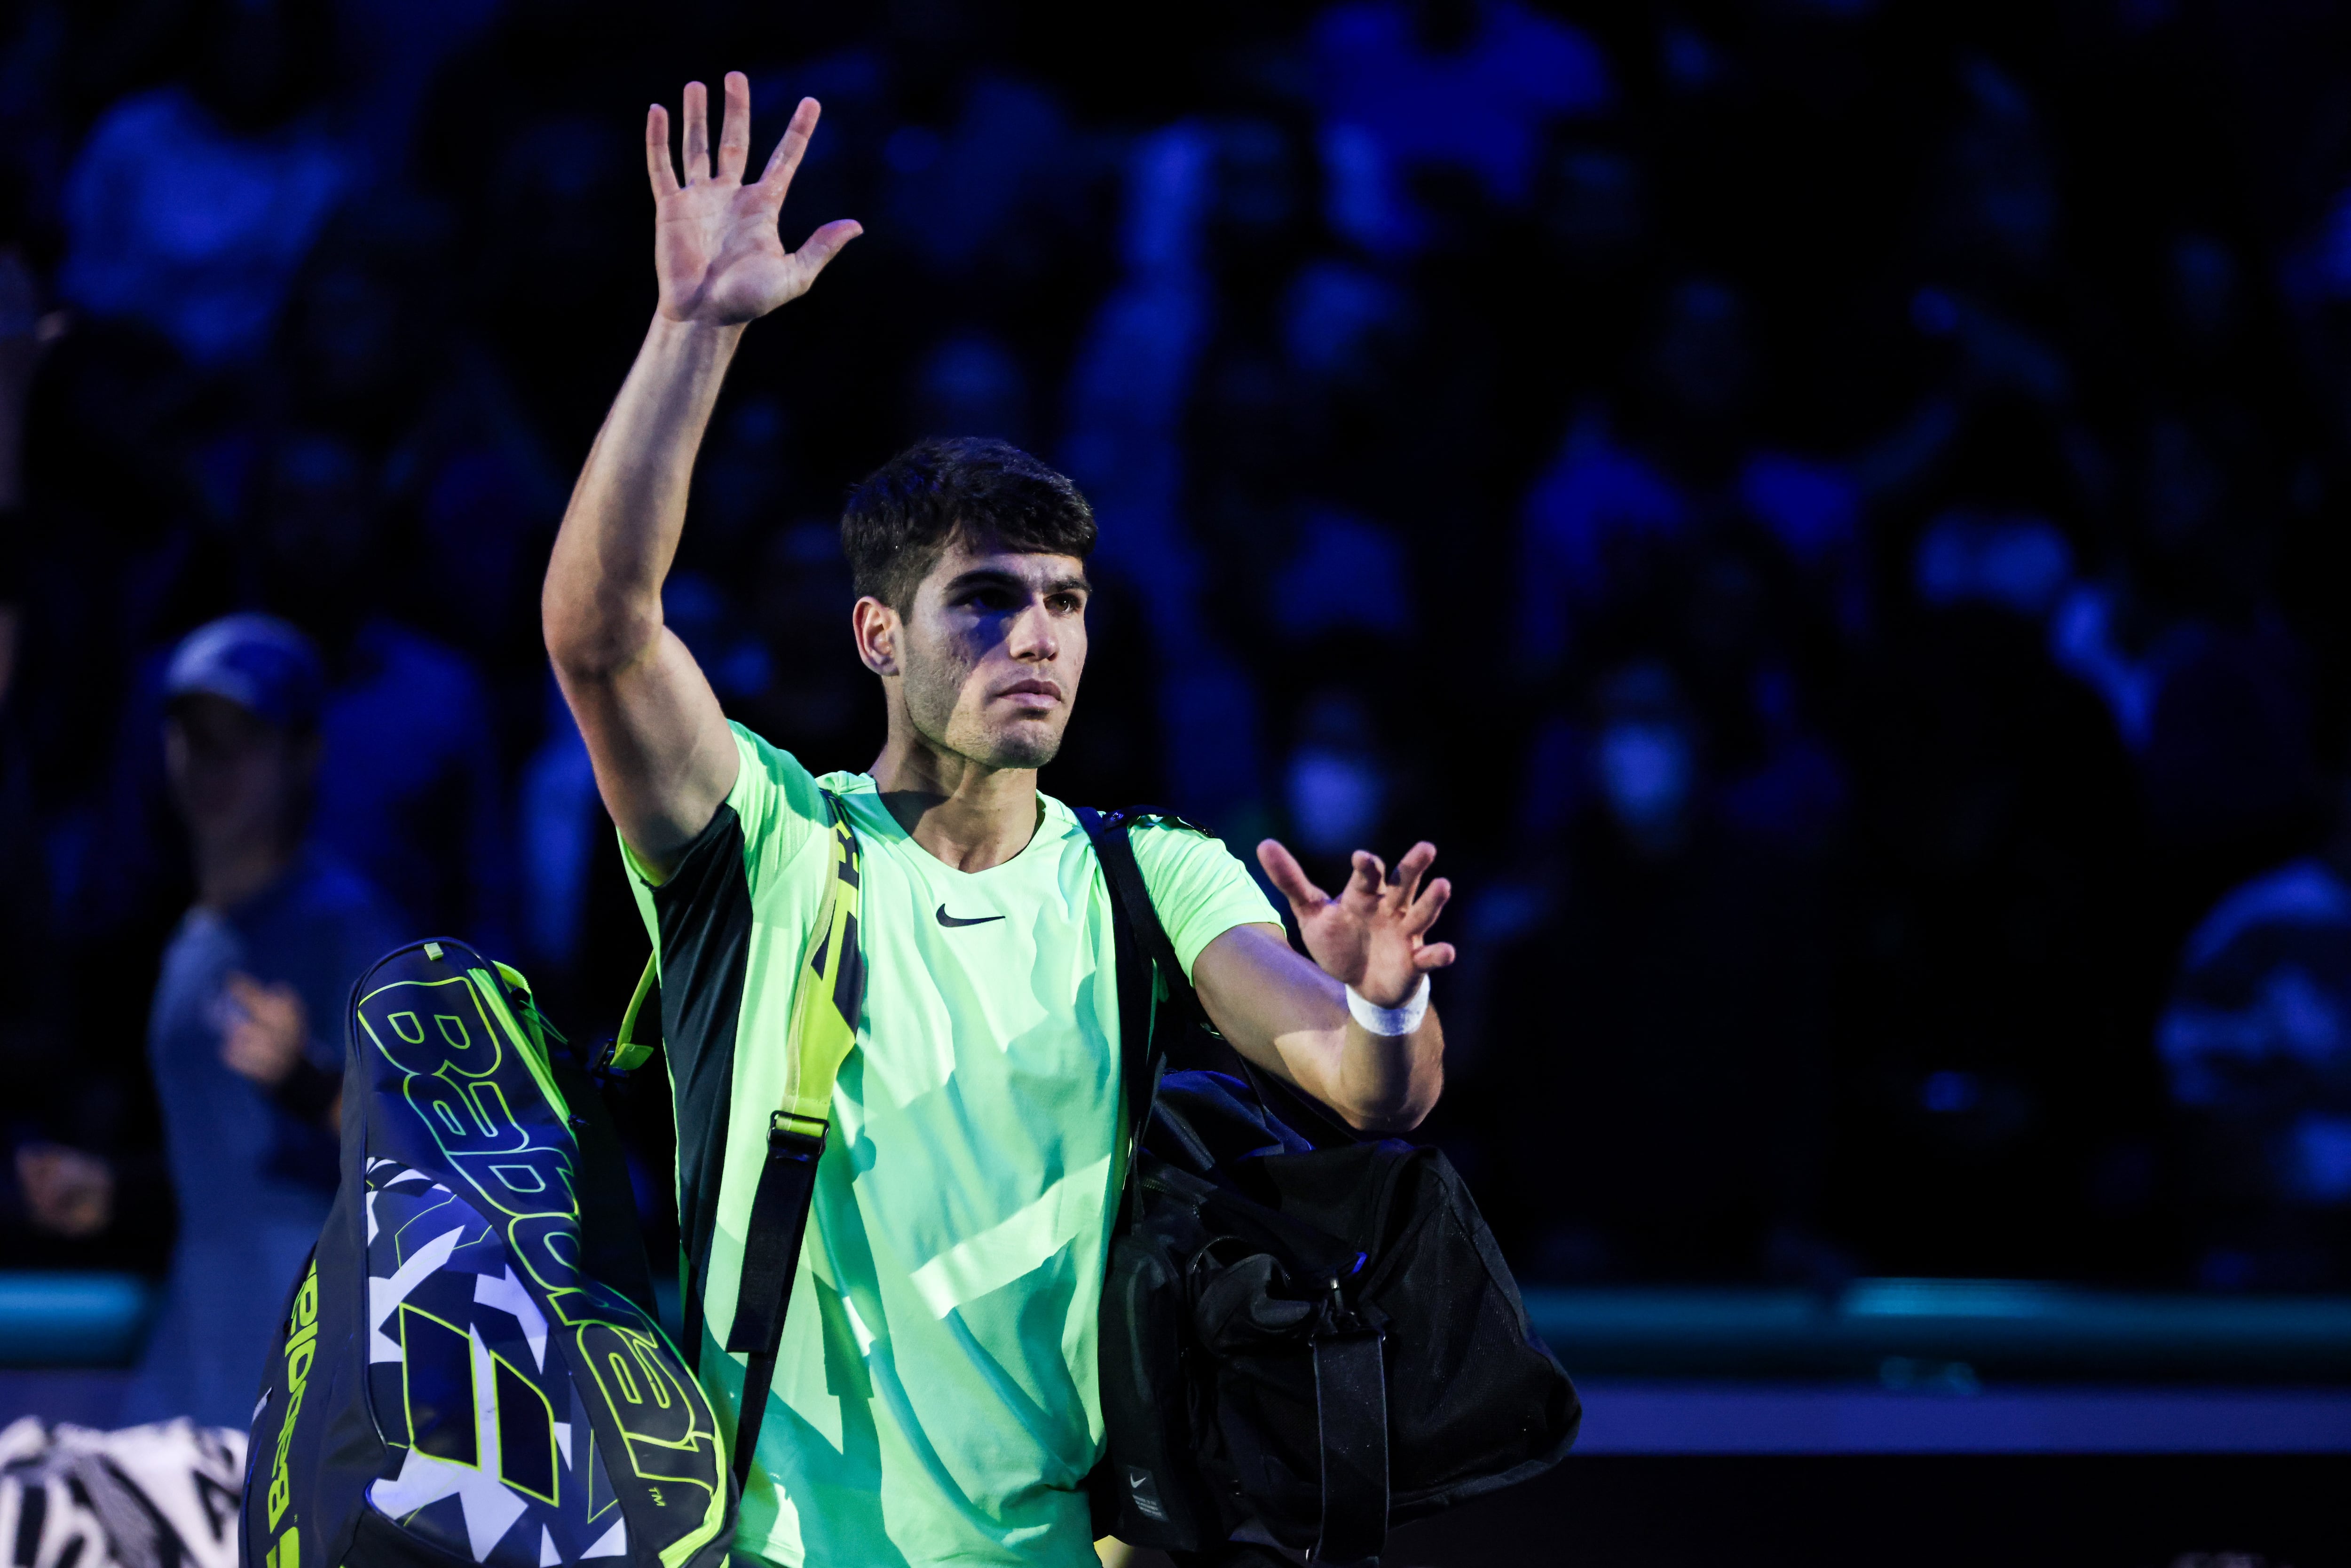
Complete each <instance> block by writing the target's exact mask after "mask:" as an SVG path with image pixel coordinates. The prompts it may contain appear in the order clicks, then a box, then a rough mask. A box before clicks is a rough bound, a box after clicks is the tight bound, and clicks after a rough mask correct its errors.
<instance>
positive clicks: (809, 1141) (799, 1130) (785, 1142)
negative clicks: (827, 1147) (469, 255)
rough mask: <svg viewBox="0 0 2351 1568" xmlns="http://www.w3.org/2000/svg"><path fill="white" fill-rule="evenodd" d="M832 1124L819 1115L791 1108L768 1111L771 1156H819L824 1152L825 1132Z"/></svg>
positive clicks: (774, 1157)
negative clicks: (811, 1114)
mask: <svg viewBox="0 0 2351 1568" xmlns="http://www.w3.org/2000/svg"><path fill="white" fill-rule="evenodd" d="M829 1125H831V1124H830V1123H827V1122H825V1121H822V1120H820V1118H818V1117H815V1116H801V1115H797V1114H795V1113H792V1112H789V1111H770V1112H768V1158H769V1159H786V1160H813V1159H815V1158H816V1157H817V1156H818V1155H820V1154H822V1153H823V1152H824V1134H825V1129H826V1127H828V1126H829Z"/></svg>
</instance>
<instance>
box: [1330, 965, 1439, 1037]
mask: <svg viewBox="0 0 2351 1568" xmlns="http://www.w3.org/2000/svg"><path fill="white" fill-rule="evenodd" d="M1427 1012H1428V976H1427V974H1426V972H1424V973H1423V974H1422V975H1421V977H1420V984H1418V985H1416V986H1415V987H1414V988H1412V995H1410V996H1408V997H1406V998H1405V999H1404V1002H1403V1004H1402V1005H1401V1006H1398V1007H1393V1008H1382V1007H1374V1006H1373V1005H1372V1004H1371V1003H1370V1002H1367V1001H1365V1000H1364V997H1363V993H1361V992H1360V991H1358V990H1356V989H1355V988H1354V987H1353V986H1349V987H1348V988H1347V1013H1348V1016H1350V1017H1351V1018H1353V1019H1354V1020H1355V1021H1356V1022H1357V1023H1359V1024H1362V1025H1363V1026H1364V1033H1366V1034H1377V1035H1385V1036H1387V1037H1389V1038H1390V1039H1393V1038H1395V1036H1397V1035H1402V1034H1410V1033H1411V1032H1412V1031H1413V1030H1416V1029H1418V1028H1419V1027H1420V1020H1421V1019H1422V1018H1423V1017H1425V1016H1426V1014H1427Z"/></svg>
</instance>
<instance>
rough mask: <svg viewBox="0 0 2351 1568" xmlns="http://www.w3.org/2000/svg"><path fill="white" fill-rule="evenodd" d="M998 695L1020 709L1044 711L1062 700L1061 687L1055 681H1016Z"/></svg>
mask: <svg viewBox="0 0 2351 1568" xmlns="http://www.w3.org/2000/svg"><path fill="white" fill-rule="evenodd" d="M996 695H998V697H999V698H1002V699H1004V700H1007V701H1009V702H1011V703H1013V704H1014V705H1015V706H1019V707H1024V708H1032V709H1043V708H1049V707H1051V706H1054V705H1055V704H1056V703H1059V702H1060V701H1061V685H1060V683H1058V682H1055V681H1040V680H1029V681H1015V682H1013V683H1012V684H1011V685H1008V686H1006V687H1005V688H1004V689H1003V690H1002V691H999V692H998V693H997V694H996Z"/></svg>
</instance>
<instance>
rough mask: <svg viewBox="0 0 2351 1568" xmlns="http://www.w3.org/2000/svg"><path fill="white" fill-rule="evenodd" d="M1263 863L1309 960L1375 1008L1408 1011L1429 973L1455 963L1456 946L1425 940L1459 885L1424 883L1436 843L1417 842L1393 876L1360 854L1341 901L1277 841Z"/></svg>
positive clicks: (1268, 845)
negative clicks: (1405, 1006)
mask: <svg viewBox="0 0 2351 1568" xmlns="http://www.w3.org/2000/svg"><path fill="white" fill-rule="evenodd" d="M1257 859H1258V863H1259V865H1261V866H1263V867H1265V874H1266V875H1267V876H1269V877H1270V878H1272V879H1273V885H1274V886H1276V887H1278V888H1280V890H1281V893H1282V896H1283V897H1285V898H1287V899H1289V900H1290V909H1291V911H1292V912H1293V913H1294V914H1296V915H1297V916H1298V930H1299V935H1301V936H1303V937H1304V938H1305V939H1306V951H1307V954H1308V956H1311V957H1312V958H1313V960H1314V961H1315V963H1317V964H1319V965H1321V966H1322V972H1323V973H1324V974H1327V975H1329V976H1331V977H1333V978H1334V979H1337V980H1340V981H1342V982H1343V983H1344V984H1346V985H1350V986H1353V987H1354V988H1355V991H1356V993H1357V994H1358V995H1360V996H1361V997H1362V998H1364V1000H1365V1001H1367V1002H1370V1003H1371V1004H1372V1005H1373V1006H1374V1007H1380V1008H1393V1007H1400V1006H1402V1005H1403V1003H1404V1000H1405V998H1407V997H1409V996H1411V995H1412V992H1413V988H1415V987H1416V986H1417V985H1419V984H1420V977H1421V976H1422V975H1424V974H1426V973H1427V972H1428V971H1429V970H1431V969H1441V968H1443V967H1445V966H1446V965H1447V964H1450V963H1451V962H1453V945H1452V944H1451V943H1450V942H1427V941H1425V940H1423V938H1424V937H1425V936H1426V934H1427V931H1428V928H1429V927H1430V926H1431V925H1435V924H1437V915H1438V914H1439V913H1440V912H1441V911H1443V909H1444V908H1445V901H1446V900H1447V899H1448V898H1450V897H1452V896H1453V884H1452V883H1449V882H1447V881H1446V879H1445V878H1443V877H1441V876H1440V877H1437V878H1435V879H1433V880H1432V881H1431V882H1430V883H1428V885H1427V886H1426V887H1423V886H1421V882H1420V879H1421V878H1422V877H1423V876H1424V875H1426V873H1427V871H1428V867H1429V863H1430V862H1432V861H1434V860H1436V859H1437V846H1436V845H1435V844H1432V843H1428V842H1426V841H1423V842H1421V843H1416V844H1415V845H1413V846H1412V848H1411V849H1409V850H1407V851H1406V852H1405V857H1404V859H1402V860H1400V861H1398V862H1396V866H1395V872H1394V873H1393V874H1391V873H1389V872H1388V871H1387V869H1386V868H1385V867H1384V866H1383V865H1382V864H1381V863H1380V857H1379V856H1377V855H1375V854H1373V853H1371V852H1368V851H1365V850H1357V851H1356V852H1355V856H1354V870H1353V872H1352V873H1350V874H1349V875H1348V878H1347V885H1346V886H1345V887H1343V888H1342V889H1341V890H1340V892H1339V896H1338V897H1336V898H1333V897H1332V896H1331V895H1330V894H1327V893H1324V892H1323V891H1322V889H1321V888H1319V887H1317V886H1315V885H1314V884H1313V883H1311V882H1309V881H1308V880H1307V879H1306V873H1305V871H1304V870H1303V869H1302V868H1301V866H1300V865H1299V863H1298V861H1297V858H1296V857H1295V856H1293V855H1292V854H1291V853H1290V852H1289V851H1288V850H1287V849H1285V848H1283V847H1282V844H1281V841H1280V840H1278V839H1268V840H1266V841H1264V842H1263V843H1261V844H1259V845H1258V847H1257Z"/></svg>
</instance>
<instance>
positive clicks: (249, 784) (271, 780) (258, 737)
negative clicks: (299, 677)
mask: <svg viewBox="0 0 2351 1568" xmlns="http://www.w3.org/2000/svg"><path fill="white" fill-rule="evenodd" d="M313 750H314V748H313V747H309V746H307V745H305V744H304V743H303V742H301V741H299V740H297V739H296V738H294V737H291V736H289V735H287V733H286V732H285V731H284V730H282V729H279V728H278V727H277V726H275V725H273V724H271V723H270V722H269V721H268V720H266V719H265V718H262V717H261V716H258V715H256V714H255V713H253V712H252V711H251V710H250V709H248V708H246V707H244V706H240V705H238V704H236V703H233V702H231V701H229V700H228V699H227V698H226V697H220V696H213V695H208V694H197V695H191V696H184V697H182V698H180V699H179V700H178V701H176V702H174V703H173V704H172V713H171V717H170V718H169V719H168V720H166V721H165V724H164V729H163V758H164V764H165V767H166V768H167V770H168V771H169V773H170V775H171V780H172V796H173V798H174V799H175V800H177V801H178V803H179V807H180V810H181V813H182V814H183V816H185V817H186V819H187V822H188V829H189V831H190V832H191V833H193V835H194V836H195V837H196V839H197V840H198V841H200V842H201V841H205V840H208V839H212V840H232V841H241V840H247V839H250V838H254V837H270V838H278V839H282V838H284V837H286V836H287V835H288V834H290V833H291V832H292V831H294V828H295V826H296V825H297V823H298V820H299V818H300V814H301V809H302V797H303V790H304V787H305V786H306V785H307V784H308V781H309V772H310V763H311V761H312V753H313Z"/></svg>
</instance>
